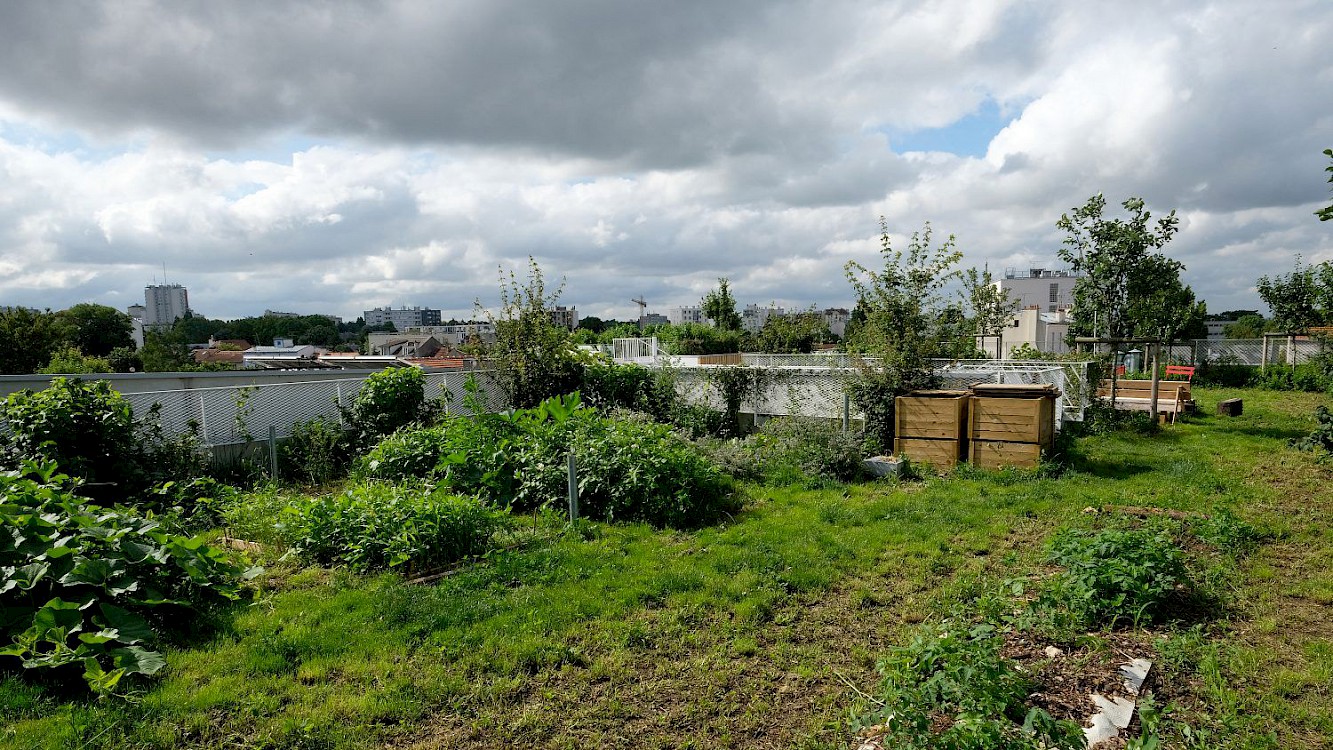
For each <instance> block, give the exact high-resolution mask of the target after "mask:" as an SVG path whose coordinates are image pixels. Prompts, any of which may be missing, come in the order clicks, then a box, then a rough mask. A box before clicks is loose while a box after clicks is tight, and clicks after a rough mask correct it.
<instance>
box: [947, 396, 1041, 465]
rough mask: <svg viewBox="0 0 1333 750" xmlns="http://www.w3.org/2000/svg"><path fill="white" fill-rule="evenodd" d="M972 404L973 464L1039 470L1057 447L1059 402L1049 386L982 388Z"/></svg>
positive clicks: (969, 414)
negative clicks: (1043, 458)
mask: <svg viewBox="0 0 1333 750" xmlns="http://www.w3.org/2000/svg"><path fill="white" fill-rule="evenodd" d="M972 394H973V395H972V398H971V403H970V404H969V405H968V431H967V435H968V441H969V450H970V452H971V460H972V464H973V465H975V466H979V467H981V468H984V469H998V468H1000V467H1002V466H1015V467H1018V468H1025V469H1032V468H1036V467H1037V464H1038V463H1039V462H1040V461H1041V455H1042V452H1043V451H1050V450H1051V448H1052V447H1053V446H1054V444H1055V399H1056V397H1057V396H1058V395H1059V391H1058V390H1056V389H1055V388H1054V387H1053V386H1049V385H978V386H974V387H973V389H972Z"/></svg>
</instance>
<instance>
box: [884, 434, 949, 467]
mask: <svg viewBox="0 0 1333 750" xmlns="http://www.w3.org/2000/svg"><path fill="white" fill-rule="evenodd" d="M893 452H894V453H896V454H898V455H899V456H906V457H907V458H908V459H909V460H911V461H913V462H916V463H926V464H930V465H931V466H934V467H936V468H939V469H951V468H953V467H954V465H956V464H957V463H958V462H959V461H960V460H962V459H963V457H964V456H963V443H962V442H961V441H958V440H922V439H918V438H901V437H900V438H894V440H893Z"/></svg>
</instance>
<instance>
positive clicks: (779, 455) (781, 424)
mask: <svg viewBox="0 0 1333 750" xmlns="http://www.w3.org/2000/svg"><path fill="white" fill-rule="evenodd" d="M760 433H762V434H763V435H764V436H765V437H766V438H767V439H766V440H764V441H763V443H762V445H763V447H762V448H761V449H760V450H759V451H757V452H758V453H759V455H760V457H761V458H760V460H761V461H762V462H763V464H764V471H765V473H766V474H767V475H768V476H770V477H772V478H773V480H775V481H782V480H786V481H787V483H790V482H791V481H802V480H806V481H808V480H816V481H818V480H832V481H837V482H849V481H852V480H855V479H859V478H861V477H862V476H864V475H865V467H864V466H863V465H862V463H861V461H862V460H863V459H864V458H865V449H864V438H863V436H862V434H861V433H860V431H849V432H843V431H842V426H841V425H839V424H837V423H835V422H833V421H831V420H827V419H816V418H802V417H788V418H783V419H771V420H769V421H767V422H765V423H764V425H763V426H762V427H761V428H760Z"/></svg>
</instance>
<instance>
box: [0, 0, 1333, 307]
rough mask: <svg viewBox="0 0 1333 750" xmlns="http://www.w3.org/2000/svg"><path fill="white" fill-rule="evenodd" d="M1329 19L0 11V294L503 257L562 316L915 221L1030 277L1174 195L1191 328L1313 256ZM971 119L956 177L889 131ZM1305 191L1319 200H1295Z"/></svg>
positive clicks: (329, 279) (814, 274) (811, 271)
mask: <svg viewBox="0 0 1333 750" xmlns="http://www.w3.org/2000/svg"><path fill="white" fill-rule="evenodd" d="M1329 38H1333V9H1330V8H1328V7H1326V4H1325V3H1322V2H1319V1H1318V0H1285V1H1282V2H1275V3H1270V4H1268V5H1266V7H1265V10H1264V12H1263V13H1255V12H1254V10H1253V7H1252V6H1251V5H1250V4H1247V3H1242V2H1239V0H1215V1H1213V2H1208V1H1205V0H1195V1H1193V2H1184V3H1176V4H1172V5H1170V6H1166V7H1163V6H1161V4H1159V3H1149V2H1146V1H1143V2H1126V3H1118V4H1116V5H1114V6H1098V5H1095V4H1094V5H1089V4H1086V3H1076V2H1072V1H1071V2H1064V3H1046V4H1039V5H1034V4H1031V3H1021V2H1017V0H1007V1H1005V2H965V1H963V0H957V1H955V2H943V3H933V4H929V5H926V6H923V5H921V4H919V3H911V2H907V1H906V0H902V1H901V2H872V1H871V0H832V1H826V2H813V1H812V0H784V1H782V2H762V3H760V2H748V1H746V2H728V3H712V2H709V3H705V2H694V1H686V2H674V3H650V2H628V3H627V2H619V1H617V0H584V1H582V2H573V3H559V4H555V3H536V4H533V3H519V2H517V1H516V0H455V1H453V2H448V3H435V2H426V1H425V0H365V1H364V2H354V1H352V0H344V1H343V2H333V3H315V2H307V1H305V0H288V1H287V2H264V3H258V2H255V3H250V2H238V3H197V4H186V5H182V4H178V3H166V2H161V1H159V0H135V1H134V2H112V1H111V0H103V1H96V0H86V1H85V2H69V3H55V4H52V3H45V4H10V5H6V6H4V7H3V8H0V65H3V66H4V68H5V70H6V75H5V76H3V77H0V174H3V175H5V179H4V180H3V181H0V296H3V301H4V303H5V304H31V305H35V306H52V307H64V306H67V305H69V304H73V303H75V302H78V301H83V300H88V299H93V300H96V301H102V302H107V303H111V304H117V305H124V304H129V303H130V302H133V301H135V300H136V299H137V298H138V297H139V295H140V293H141V292H140V289H141V287H142V286H143V284H144V283H146V282H148V281H150V280H151V279H152V278H153V276H154V275H157V276H160V275H161V273H162V264H163V263H165V264H166V267H167V274H168V276H169V278H171V279H172V280H173V281H180V282H181V283H185V284H186V285H187V286H189V287H190V294H191V301H192V303H193V304H194V305H195V306H196V307H197V308H199V310H200V311H201V312H203V313H205V314H209V315H214V316H238V315H247V314H255V313H258V312H260V311H262V310H263V309H265V308H282V309H287V308H296V309H298V310H299V311H303V312H309V311H316V310H318V311H326V312H334V313H337V314H341V315H344V316H348V317H351V316H355V315H356V314H357V313H358V312H359V311H360V310H363V309H366V308H367V307H370V306H374V305H383V304H409V305H410V304H421V305H431V306H436V307H441V308H443V309H445V310H447V311H450V312H451V313H453V314H457V315H460V316H462V315H467V314H470V312H471V309H472V303H473V300H475V299H481V300H482V302H483V303H484V304H491V303H493V301H494V298H495V296H496V289H497V284H496V270H497V266H500V265H503V266H506V267H519V268H521V267H522V265H523V263H524V262H525V259H526V257H527V256H528V255H532V256H534V257H536V258H537V259H538V260H539V262H541V263H542V265H543V267H544V268H546V269H547V270H548V272H549V273H550V274H551V275H552V276H553V277H559V276H564V277H565V278H566V279H567V280H568V286H567V289H566V294H565V300H566V301H567V302H569V303H573V304H576V305H578V306H579V308H580V310H581V311H582V312H584V313H585V314H597V315H601V316H604V317H606V316H621V317H628V316H630V315H632V314H634V312H635V308H634V306H633V305H632V304H630V303H629V298H630V297H634V296H638V295H640V294H642V295H646V297H647V298H648V299H649V301H650V303H652V306H653V307H655V308H657V309H659V310H662V309H665V308H666V307H667V306H669V305H672V304H688V303H693V302H697V300H698V299H699V298H700V297H701V296H702V294H703V293H704V292H705V291H706V290H707V289H708V288H709V287H711V286H712V285H713V284H714V283H715V281H716V278H717V277H719V276H728V277H730V278H731V279H732V281H733V288H734V289H735V290H736V292H737V294H738V295H739V296H740V298H741V299H742V301H743V302H768V301H770V300H771V301H775V302H778V303H779V304H783V305H786V306H805V305H808V304H812V303H816V304H824V305H833V304H839V305H846V304H849V303H850V301H851V300H850V289H849V288H848V287H847V284H846V282H845V280H844V279H843V275H842V270H841V269H842V265H843V263H844V262H845V261H846V260H849V259H856V260H859V261H861V262H863V263H873V262H874V261H875V253H876V250H877V247H878V243H877V240H876V236H877V234H878V221H877V217H878V216H880V215H883V216H885V217H886V220H887V221H888V222H889V224H890V226H891V228H892V229H893V231H894V237H895V242H899V241H905V236H906V235H907V234H909V233H910V232H911V231H913V230H915V229H918V228H920V227H921V226H922V224H923V223H924V222H925V221H926V220H930V221H932V222H933V223H934V226H935V227H936V230H937V232H939V233H941V234H948V233H953V234H956V235H957V237H958V242H959V247H960V249H962V250H963V251H964V252H965V254H966V263H968V264H976V265H980V264H982V263H987V262H988V263H990V264H991V266H992V268H996V267H1000V268H1002V267H1005V266H1009V265H1012V266H1017V267H1020V268H1021V267H1025V266H1029V265H1039V266H1046V267H1050V266H1051V265H1053V262H1054V258H1055V254H1056V250H1057V248H1058V247H1059V243H1060V239H1061V237H1060V236H1059V234H1058V232H1057V231H1056V230H1055V227H1054V224H1055V220H1056V219H1057V218H1059V215H1060V214H1061V212H1064V211H1067V210H1069V209H1070V208H1072V207H1074V206H1075V205H1078V204H1081V203H1082V202H1083V201H1084V200H1086V199H1087V197H1088V196H1090V195H1092V194H1095V193H1098V192H1104V193H1105V194H1106V195H1107V197H1108V198H1109V199H1110V200H1111V201H1112V202H1113V203H1114V202H1118V201H1119V200H1122V199H1123V198H1125V197H1128V196H1131V195H1136V196H1142V197H1144V198H1145V199H1147V200H1148V202H1149V204H1150V206H1151V207H1152V208H1153V209H1154V210H1156V211H1159V212H1163V211H1166V210H1169V209H1171V208H1177V209H1179V210H1180V212H1181V216H1182V219H1183V221H1182V227H1183V228H1182V231H1181V233H1180V235H1179V237H1178V238H1177V240H1176V241H1175V242H1173V243H1172V245H1171V246H1170V247H1169V252H1171V253H1172V254H1173V255H1175V256H1176V257H1179V258H1181V259H1182V260H1184V261H1185V263H1186V265H1187V267H1188V271H1187V273H1186V279H1187V281H1189V282H1190V283H1192V284H1193V285H1194V286H1195V289H1196V291H1198V292H1199V293H1200V294H1201V295H1202V296H1204V297H1205V298H1207V299H1208V300H1209V302H1210V307H1212V308H1213V309H1226V308H1228V307H1251V306H1255V305H1257V299H1256V298H1255V296H1254V292H1253V280H1254V278H1255V277H1257V276H1258V275H1259V274H1261V273H1271V272H1273V271H1274V270H1275V269H1281V268H1283V267H1287V266H1289V265H1290V263H1291V260H1292V256H1293V255H1294V254H1295V253H1297V252H1299V253H1302V254H1303V255H1305V257H1306V258H1307V259H1310V260H1321V259H1325V258H1329V257H1333V239H1330V233H1329V232H1328V231H1327V227H1326V226H1321V225H1320V224H1319V222H1318V221H1316V220H1315V219H1314V217H1313V216H1312V215H1311V212H1312V211H1313V210H1314V208H1315V207H1316V206H1318V205H1321V204H1322V203H1326V202H1327V186H1326V185H1325V184H1324V174H1323V172H1322V168H1323V166H1324V165H1323V163H1322V162H1321V159H1322V157H1321V156H1320V151H1322V149H1323V148H1327V147H1328V146H1329V145H1333V144H1329V143H1327V142H1323V141H1326V140H1327V138H1328V136H1327V134H1328V133H1330V132H1333V105H1331V104H1330V102H1333V55H1330V54H1329V53H1328V52H1327V40H1328V39H1329ZM983 110H984V111H986V112H995V113H998V116H999V118H1000V121H999V123H998V124H997V125H996V130H995V132H994V133H993V134H991V135H992V136H993V137H991V138H990V142H989V146H988V148H987V149H986V150H985V153H984V155H983V156H981V157H972V156H967V155H966V153H969V152H968V151H966V150H965V149H962V148H959V149H957V150H954V151H950V150H949V149H948V148H947V147H946V148H944V149H942V150H940V151H933V152H906V153H901V152H899V151H898V150H896V149H895V137H896V135H895V134H903V133H912V132H921V131H937V135H938V136H939V137H937V138H933V139H931V142H942V143H948V142H949V141H950V137H951V134H952V133H953V130H951V129H953V128H955V127H959V123H960V121H965V120H966V119H967V118H969V117H971V116H974V115H976V114H977V113H978V112H981V111H983ZM1321 202H1322V203H1321Z"/></svg>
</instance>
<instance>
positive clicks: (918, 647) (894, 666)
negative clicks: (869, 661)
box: [861, 623, 1084, 750]
mask: <svg viewBox="0 0 1333 750" xmlns="http://www.w3.org/2000/svg"><path fill="white" fill-rule="evenodd" d="M1000 646H1001V638H1000V637H999V636H998V635H996V633H995V631H994V630H993V629H992V628H990V627H989V626H985V625H979V626H973V627H971V628H969V627H968V626H966V625H964V624H961V623H945V624H943V625H940V626H934V627H925V628H923V629H921V630H920V631H919V632H918V633H917V635H916V636H915V637H914V638H913V639H912V641H911V642H910V643H909V644H908V645H906V646H902V647H899V648H895V649H893V650H892V651H890V652H889V654H888V655H887V656H885V657H884V658H883V659H881V660H880V662H879V664H878V667H879V671H880V675H881V676H882V677H883V683H882V685H881V688H880V692H879V695H878V696H877V697H878V698H879V702H880V707H879V708H878V709H877V710H875V711H873V712H872V713H871V714H870V715H869V716H866V717H864V718H862V719H861V723H863V724H866V725H869V724H879V725H882V726H883V727H884V730H885V735H884V741H883V745H884V747H893V748H901V749H902V750H928V749H929V750H935V749H936V748H949V749H950V750H997V749H1002V750H1039V749H1043V748H1045V749H1049V750H1054V749H1055V748H1067V749H1069V750H1073V749H1074V748H1080V749H1081V748H1083V747H1084V741H1083V732H1082V730H1081V729H1080V728H1079V727H1078V725H1077V724H1075V723H1073V722H1071V721H1056V720H1055V719H1053V718H1052V717H1051V716H1050V714H1048V713H1046V712H1045V711H1043V710H1042V709H1040V708H1028V707H1027V706H1026V705H1025V701H1026V699H1027V695H1028V693H1029V692H1030V689H1031V684H1030V682H1029V680H1028V679H1027V678H1026V677H1025V676H1024V675H1023V673H1022V672H1020V671H1019V670H1018V668H1017V666H1016V665H1015V664H1014V663H1013V662H1010V661H1009V660H1006V659H1004V658H1002V657H1001V656H1000Z"/></svg>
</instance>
